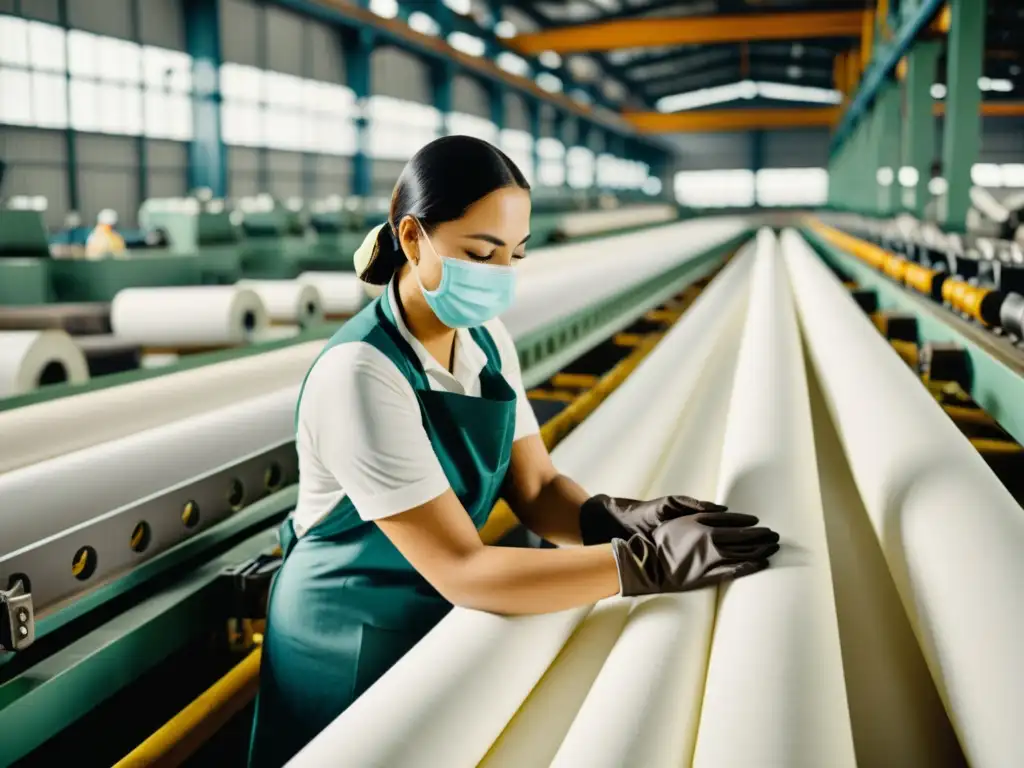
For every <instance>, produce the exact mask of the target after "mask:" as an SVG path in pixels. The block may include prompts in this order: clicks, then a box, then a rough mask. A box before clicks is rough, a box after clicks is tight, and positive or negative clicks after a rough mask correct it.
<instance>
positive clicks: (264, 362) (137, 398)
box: [0, 341, 324, 475]
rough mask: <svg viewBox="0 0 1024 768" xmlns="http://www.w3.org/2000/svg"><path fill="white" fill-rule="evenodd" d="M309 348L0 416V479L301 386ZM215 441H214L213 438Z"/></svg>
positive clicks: (316, 346)
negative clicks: (123, 439)
mask: <svg viewBox="0 0 1024 768" xmlns="http://www.w3.org/2000/svg"><path fill="white" fill-rule="evenodd" d="M323 347H324V342H322V341H309V342H306V343H304V344H296V345H294V346H290V347H285V348H284V349H278V350H274V351H272V352H264V353H262V354H259V355H248V356H245V357H240V358H237V359H235V360H229V361H227V362H224V363H216V364H214V365H205V366H201V367H198V368H192V369H190V370H186V371H178V372H175V373H168V374H165V375H162V376H158V377H155V378H150V379H144V380H142V381H136V382H132V383H131V384H122V385H121V386H117V387H109V388H107V389H100V390H96V391H95V392H85V393H83V394H80V395H74V396H71V397H62V398H60V399H58V400H53V401H50V402H43V403H37V404H35V405H28V406H25V407H22V408H14V409H11V410H9V411H0V435H3V439H2V440H0V475H2V474H3V473H4V472H10V471H11V470H14V469H17V468H18V467H24V466H28V465H29V464H34V463H35V462H38V461H44V460H46V459H50V458H53V457H54V456H60V455H62V454H64V453H69V452H71V451H75V450H81V449H83V448H88V447H89V446H93V445H99V444H101V443H105V442H108V441H110V440H117V439H119V438H122V437H125V436H126V435H131V434H134V433H135V432H140V431H142V430H146V429H152V428H153V427H157V426H160V425H163V424H169V423H171V422H174V421H178V420H179V419H187V418H189V417H191V416H195V415H197V414H200V413H206V412H209V411H213V410H216V409H218V408H224V407H226V406H228V405H230V404H232V403H235V402H239V401H242V400H250V399H252V398H255V397H259V396H261V395H265V394H268V393H272V392H275V391H277V390H280V389H283V388H287V387H292V386H298V385H299V384H301V383H302V377H303V376H305V374H306V371H307V370H309V366H310V365H311V364H312V363H313V360H315V359H316V356H317V355H318V354H320V351H321V350H322V349H323ZM212 439H218V438H217V436H216V435H214V436H213V438H212Z"/></svg>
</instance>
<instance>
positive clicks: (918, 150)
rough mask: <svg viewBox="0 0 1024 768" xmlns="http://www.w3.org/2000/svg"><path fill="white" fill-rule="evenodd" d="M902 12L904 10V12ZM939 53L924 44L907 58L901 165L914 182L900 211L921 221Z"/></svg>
mask: <svg viewBox="0 0 1024 768" xmlns="http://www.w3.org/2000/svg"><path fill="white" fill-rule="evenodd" d="M904 2H907V0H904ZM904 12H907V10H906V9H904ZM941 50H942V49H941V47H940V45H939V43H938V42H936V41H930V40H923V41H920V42H918V43H917V44H916V45H915V46H914V49H913V50H912V51H911V52H910V55H909V56H908V57H907V79H906V80H905V81H904V105H905V110H906V112H905V114H904V120H903V161H902V162H903V165H904V166H906V167H908V168H913V169H914V170H915V171H916V172H917V173H916V176H917V178H916V183H915V184H913V185H908V186H906V187H904V189H903V207H904V208H905V209H906V210H908V211H910V212H911V213H913V214H914V215H915V216H917V217H918V218H923V217H924V209H925V206H926V205H927V204H928V200H929V196H928V181H929V179H930V178H931V172H932V163H934V162H935V116H934V114H933V111H932V93H931V89H932V84H933V83H934V82H935V74H936V71H937V68H938V61H939V53H940V52H941Z"/></svg>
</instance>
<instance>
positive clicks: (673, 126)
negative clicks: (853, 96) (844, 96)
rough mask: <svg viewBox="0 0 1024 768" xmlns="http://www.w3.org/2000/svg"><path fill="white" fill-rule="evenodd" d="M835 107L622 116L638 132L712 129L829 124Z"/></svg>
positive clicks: (836, 111)
mask: <svg viewBox="0 0 1024 768" xmlns="http://www.w3.org/2000/svg"><path fill="white" fill-rule="evenodd" d="M840 112H841V110H840V108H839V107H809V108H800V109H767V108H766V109H708V110H698V111H694V112H674V113H670V114H665V113H663V112H625V113H623V115H622V116H623V118H624V119H625V120H626V122H628V123H629V124H630V125H632V126H633V127H634V128H636V130H637V131H638V132H639V133H714V132H716V131H760V130H784V129H787V128H831V127H832V126H834V125H835V124H836V123H837V122H838V121H839V116H840Z"/></svg>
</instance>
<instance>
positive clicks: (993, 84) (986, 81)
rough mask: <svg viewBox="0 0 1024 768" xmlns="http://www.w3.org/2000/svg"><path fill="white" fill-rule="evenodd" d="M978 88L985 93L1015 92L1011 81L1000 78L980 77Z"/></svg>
mask: <svg viewBox="0 0 1024 768" xmlns="http://www.w3.org/2000/svg"><path fill="white" fill-rule="evenodd" d="M978 87H979V88H980V89H981V90H983V91H997V92H999V93H1009V92H1010V91H1012V90H1013V82H1012V81H1010V80H1003V79H1000V78H991V77H979V78H978Z"/></svg>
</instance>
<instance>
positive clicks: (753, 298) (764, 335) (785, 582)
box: [693, 229, 857, 768]
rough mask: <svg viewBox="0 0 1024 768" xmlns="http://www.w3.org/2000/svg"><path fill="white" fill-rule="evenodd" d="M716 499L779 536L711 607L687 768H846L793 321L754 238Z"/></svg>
mask: <svg viewBox="0 0 1024 768" xmlns="http://www.w3.org/2000/svg"><path fill="white" fill-rule="evenodd" d="M719 473H720V474H719V492H718V495H717V498H719V499H720V500H721V501H722V502H723V503H725V504H727V505H728V506H729V507H730V508H731V509H733V510H736V511H743V512H747V513H750V514H753V515H756V516H757V517H759V518H760V520H761V522H762V523H764V524H766V525H768V526H770V527H772V528H773V529H775V530H776V531H778V532H779V534H780V535H781V536H782V539H783V549H782V551H781V552H779V553H778V554H777V555H776V556H775V557H774V558H773V560H772V564H771V567H770V568H769V569H768V570H766V571H762V572H760V573H757V574H755V575H753V576H748V577H746V578H743V579H740V580H738V581H735V582H732V583H730V584H728V585H726V586H724V587H722V588H720V590H719V593H720V597H719V604H718V612H717V616H716V619H715V628H714V636H713V639H712V647H711V656H710V659H709V661H708V671H707V682H706V686H705V691H704V701H703V705H702V708H701V715H700V725H699V728H698V732H697V745H696V749H695V751H694V758H693V766H694V768H721V767H722V766H748V765H749V766H755V765H757V766H761V765H763V766H786V768H822V766H829V768H844V767H848V768H854V766H856V765H857V761H856V757H855V755H854V749H853V736H852V733H851V729H850V715H849V708H848V705H847V699H846V685H845V681H844V678H843V666H842V654H841V649H840V645H839V629H838V623H837V620H836V609H835V602H834V598H833V590H832V578H831V566H830V563H829V555H828V544H827V539H826V534H825V523H824V516H823V511H822V506H821V494H820V490H819V487H818V474H817V471H816V463H815V453H814V436H813V433H812V425H811V414H810V406H809V404H808V394H807V380H806V376H805V372H804V364H803V355H802V353H801V348H800V334H799V330H798V327H797V321H796V313H795V311H794V309H793V305H792V298H791V293H790V289H789V284H788V280H787V278H786V272H785V266H784V264H783V263H782V260H781V258H780V256H779V254H778V243H777V240H776V238H775V235H774V234H773V233H772V232H771V230H768V229H762V230H761V231H760V232H759V233H758V241H757V261H756V263H755V265H754V272H753V276H752V288H751V293H750V307H749V309H748V312H747V320H746V326H745V328H744V332H743V340H742V342H741V346H740V352H739V359H738V362H737V369H736V375H735V383H734V386H733V392H732V401H731V404H730V408H729V418H728V422H727V425H726V433H725V443H724V446H723V449H722V462H721V466H720V469H719Z"/></svg>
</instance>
